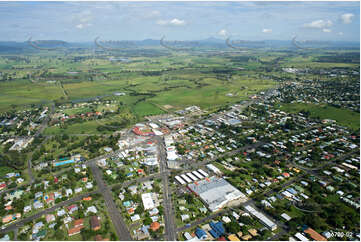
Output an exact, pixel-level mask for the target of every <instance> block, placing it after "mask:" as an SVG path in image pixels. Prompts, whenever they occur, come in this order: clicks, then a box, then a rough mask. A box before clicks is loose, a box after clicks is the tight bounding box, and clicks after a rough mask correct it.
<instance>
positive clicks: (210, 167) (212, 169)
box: [206, 164, 222, 175]
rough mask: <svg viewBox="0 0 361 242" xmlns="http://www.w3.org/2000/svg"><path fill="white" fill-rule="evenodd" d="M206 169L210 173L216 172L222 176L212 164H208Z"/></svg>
mask: <svg viewBox="0 0 361 242" xmlns="http://www.w3.org/2000/svg"><path fill="white" fill-rule="evenodd" d="M206 167H207V168H208V169H209V170H210V171H212V172H214V173H215V174H218V175H222V172H221V171H220V170H219V169H218V168H217V167H215V166H214V165H212V164H207V165H206Z"/></svg>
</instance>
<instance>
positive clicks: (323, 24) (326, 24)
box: [303, 19, 332, 29]
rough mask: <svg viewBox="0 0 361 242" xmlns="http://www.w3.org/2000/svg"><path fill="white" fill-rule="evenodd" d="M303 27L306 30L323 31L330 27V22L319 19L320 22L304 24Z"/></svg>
mask: <svg viewBox="0 0 361 242" xmlns="http://www.w3.org/2000/svg"><path fill="white" fill-rule="evenodd" d="M303 26H304V27H306V28H313V29H324V28H328V27H331V26H332V21H331V20H322V19H320V20H315V21H312V22H311V23H308V24H304V25H303Z"/></svg>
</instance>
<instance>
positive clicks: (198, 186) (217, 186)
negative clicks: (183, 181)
mask: <svg viewBox="0 0 361 242" xmlns="http://www.w3.org/2000/svg"><path fill="white" fill-rule="evenodd" d="M188 188H189V190H191V191H192V192H193V193H195V194H196V195H197V196H199V197H200V198H201V199H202V201H203V202H204V203H205V204H206V205H207V206H208V208H209V210H211V211H212V212H214V211H217V210H218V209H220V208H222V207H224V206H225V205H226V204H227V203H228V202H230V201H233V200H236V199H239V198H243V199H245V198H246V196H245V195H244V194H243V193H242V192H240V191H239V190H238V189H236V188H235V187H233V186H232V185H231V184H229V183H228V182H227V181H226V180H224V179H223V178H218V177H215V176H213V177H210V178H209V179H208V178H207V179H205V180H202V181H198V182H195V183H191V184H189V185H188Z"/></svg>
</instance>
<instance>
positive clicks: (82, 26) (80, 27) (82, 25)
mask: <svg viewBox="0 0 361 242" xmlns="http://www.w3.org/2000/svg"><path fill="white" fill-rule="evenodd" d="M75 27H76V28H77V29H82V28H84V24H78V25H76V26H75Z"/></svg>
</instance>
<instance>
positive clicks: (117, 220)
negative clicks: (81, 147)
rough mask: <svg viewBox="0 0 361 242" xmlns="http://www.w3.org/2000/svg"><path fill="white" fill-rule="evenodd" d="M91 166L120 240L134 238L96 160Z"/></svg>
mask: <svg viewBox="0 0 361 242" xmlns="http://www.w3.org/2000/svg"><path fill="white" fill-rule="evenodd" d="M89 167H90V169H91V171H92V173H93V176H94V179H95V181H96V182H97V185H98V188H99V191H100V193H101V194H102V195H103V197H104V201H105V205H106V206H107V209H108V214H109V216H110V218H111V220H112V223H113V225H114V228H115V232H116V233H117V236H118V239H119V240H132V237H131V235H130V233H129V231H128V228H127V226H126V224H125V222H124V220H123V218H122V216H121V214H120V212H119V209H118V208H117V206H116V204H115V202H114V200H113V196H112V193H111V191H110V189H109V187H108V186H107V185H106V184H105V182H104V180H103V174H102V171H101V170H99V168H98V166H97V165H96V163H95V161H94V162H91V163H89Z"/></svg>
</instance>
